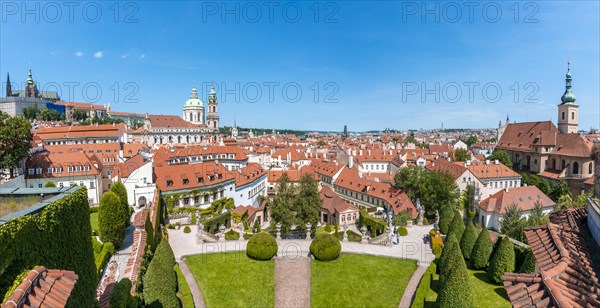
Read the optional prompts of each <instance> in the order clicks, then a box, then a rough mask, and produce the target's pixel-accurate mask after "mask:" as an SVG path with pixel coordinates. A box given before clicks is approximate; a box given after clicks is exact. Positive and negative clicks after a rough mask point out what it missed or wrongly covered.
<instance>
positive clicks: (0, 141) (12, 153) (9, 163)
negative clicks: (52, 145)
mask: <svg viewBox="0 0 600 308" xmlns="http://www.w3.org/2000/svg"><path fill="white" fill-rule="evenodd" d="M32 138H33V135H32V134H31V124H30V123H29V122H28V121H27V120H25V119H23V118H20V117H11V116H9V115H8V114H7V113H4V112H2V111H0V169H3V168H6V169H9V170H10V177H11V178H12V177H13V176H14V168H15V167H17V166H18V165H19V164H20V163H21V160H22V159H23V158H24V157H25V156H27V153H28V151H29V149H31V140H32Z"/></svg>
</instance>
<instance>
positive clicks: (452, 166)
mask: <svg viewBox="0 0 600 308" xmlns="http://www.w3.org/2000/svg"><path fill="white" fill-rule="evenodd" d="M425 168H427V170H429V171H431V172H445V173H449V174H450V175H451V176H452V178H453V179H454V180H455V181H456V180H458V178H460V176H461V175H463V174H464V173H465V172H466V171H467V170H468V169H467V168H466V167H465V166H463V163H462V162H460V163H453V162H450V161H448V160H447V159H445V158H438V159H436V160H434V161H433V162H431V163H429V164H427V165H425Z"/></svg>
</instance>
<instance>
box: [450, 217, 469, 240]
mask: <svg viewBox="0 0 600 308" xmlns="http://www.w3.org/2000/svg"><path fill="white" fill-rule="evenodd" d="M464 231H465V223H464V222H463V218H462V215H460V212H459V211H454V218H452V223H450V228H448V233H447V234H448V235H450V234H454V236H455V237H456V239H457V240H459V241H460V239H461V238H462V234H463V232H464Z"/></svg>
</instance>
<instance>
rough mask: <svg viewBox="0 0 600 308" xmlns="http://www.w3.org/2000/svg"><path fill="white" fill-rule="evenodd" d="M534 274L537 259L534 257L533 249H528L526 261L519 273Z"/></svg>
mask: <svg viewBox="0 0 600 308" xmlns="http://www.w3.org/2000/svg"><path fill="white" fill-rule="evenodd" d="M533 272H535V257H534V256H533V253H532V252H531V249H528V250H527V254H526V255H525V260H524V261H523V264H521V268H520V269H519V273H525V274H530V273H533Z"/></svg>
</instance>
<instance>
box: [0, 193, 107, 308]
mask: <svg viewBox="0 0 600 308" xmlns="http://www.w3.org/2000/svg"><path fill="white" fill-rule="evenodd" d="M91 236H92V228H91V226H90V214H89V204H88V197H87V190H86V188H85V187H81V188H80V189H79V190H77V191H75V192H73V193H71V194H69V195H67V196H65V197H63V198H61V199H59V200H56V201H54V202H52V203H50V204H48V205H47V206H46V207H45V208H44V209H43V210H42V211H41V212H40V213H38V214H33V215H27V216H23V217H19V218H16V219H13V220H10V221H9V222H7V223H6V224H4V225H2V226H0V256H1V257H0V298H3V297H4V295H5V293H6V291H7V290H8V289H9V288H10V287H11V285H12V284H13V281H14V280H15V278H16V277H17V276H18V275H19V274H20V273H21V272H23V271H24V270H27V269H32V268H33V267H34V266H36V265H43V266H46V267H47V268H49V269H62V270H72V271H74V272H75V273H76V274H77V275H78V276H79V279H78V280H77V284H75V288H74V289H73V292H72V293H71V296H70V297H69V301H68V303H67V305H68V306H69V307H92V306H93V303H94V297H95V293H96V292H95V289H96V273H95V270H96V266H95V261H94V252H93V248H92V242H91V241H90V237H91Z"/></svg>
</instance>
